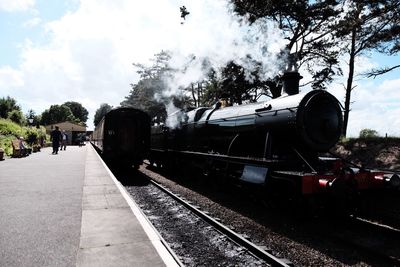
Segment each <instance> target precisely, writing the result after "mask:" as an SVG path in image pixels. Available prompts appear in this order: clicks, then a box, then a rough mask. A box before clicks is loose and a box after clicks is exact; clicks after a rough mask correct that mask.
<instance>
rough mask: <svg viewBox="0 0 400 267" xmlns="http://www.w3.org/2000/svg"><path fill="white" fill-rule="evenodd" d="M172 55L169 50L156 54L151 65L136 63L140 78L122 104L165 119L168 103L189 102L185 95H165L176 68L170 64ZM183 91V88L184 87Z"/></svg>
mask: <svg viewBox="0 0 400 267" xmlns="http://www.w3.org/2000/svg"><path fill="white" fill-rule="evenodd" d="M170 58H171V56H170V55H169V53H168V52H167V51H161V52H160V53H158V54H155V57H154V59H153V60H152V62H153V64H152V65H151V66H146V65H143V64H138V63H135V64H133V65H134V66H135V67H136V68H138V71H137V72H138V73H139V74H140V78H141V79H140V80H139V82H138V83H136V84H131V87H132V90H131V91H130V94H129V95H128V96H127V97H125V100H124V101H122V102H121V106H123V107H126V106H130V107H135V108H138V109H141V110H143V111H146V112H147V113H148V114H149V116H150V117H151V118H154V117H158V119H159V120H161V121H163V120H164V119H165V118H166V116H167V111H166V108H165V106H166V105H167V104H168V103H171V102H172V103H174V104H175V105H179V106H178V108H183V107H184V106H185V105H186V104H187V99H186V98H185V97H184V96H183V95H180V96H176V95H175V96H165V95H164V92H166V91H167V90H168V84H167V82H166V81H167V80H168V78H171V77H172V75H173V73H174V72H176V70H173V69H172V68H171V67H170V66H169V60H170ZM182 92H183V89H182Z"/></svg>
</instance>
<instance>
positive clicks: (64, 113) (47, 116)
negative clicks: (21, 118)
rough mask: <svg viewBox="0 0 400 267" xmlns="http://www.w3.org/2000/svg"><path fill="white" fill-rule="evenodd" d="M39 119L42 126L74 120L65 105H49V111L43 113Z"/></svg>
mask: <svg viewBox="0 0 400 267" xmlns="http://www.w3.org/2000/svg"><path fill="white" fill-rule="evenodd" d="M41 117H42V119H41V124H43V125H49V124H54V123H59V122H64V121H74V120H75V117H74V115H73V114H72V111H71V109H70V108H69V107H68V106H66V105H51V106H50V108H49V109H46V110H45V111H43V113H42V116H41Z"/></svg>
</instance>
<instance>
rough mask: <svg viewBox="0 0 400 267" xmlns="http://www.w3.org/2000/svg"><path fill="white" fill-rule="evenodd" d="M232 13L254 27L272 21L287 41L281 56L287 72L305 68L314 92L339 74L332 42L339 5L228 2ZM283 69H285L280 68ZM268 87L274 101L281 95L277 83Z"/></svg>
mask: <svg viewBox="0 0 400 267" xmlns="http://www.w3.org/2000/svg"><path fill="white" fill-rule="evenodd" d="M231 2H232V3H233V4H234V10H235V12H236V13H238V14H239V15H241V16H242V17H243V18H245V19H248V20H249V22H250V23H254V22H255V21H256V20H258V19H260V18H267V19H272V20H274V21H275V22H276V23H277V24H278V26H279V28H280V29H281V30H282V33H283V35H284V37H285V39H286V40H287V45H286V47H285V48H284V50H283V51H281V54H282V56H283V57H284V56H286V57H287V64H288V69H289V70H292V69H295V70H296V69H297V68H300V67H302V66H303V67H304V68H305V69H307V71H309V72H310V73H311V75H312V76H313V81H312V82H311V84H312V87H313V88H319V89H323V88H325V86H326V84H327V83H329V82H331V81H332V76H333V75H335V74H341V69H340V68H339V66H338V59H337V58H338V51H337V49H336V42H335V40H334V39H333V38H332V35H333V33H334V31H335V29H336V28H335V21H336V19H337V15H338V14H339V13H340V11H341V10H340V9H339V8H338V1H336V0H325V1H323V0H316V1H307V0H299V1H278V0H254V1H246V0H231ZM281 69H282V70H283V69H284V66H281ZM267 85H268V86H269V87H270V88H271V89H272V91H271V94H272V95H273V96H274V97H276V96H279V95H278V94H277V92H278V91H280V90H279V89H280V87H279V85H277V84H276V81H274V80H270V81H269V82H268V83H267Z"/></svg>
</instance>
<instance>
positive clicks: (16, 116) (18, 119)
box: [7, 109, 26, 125]
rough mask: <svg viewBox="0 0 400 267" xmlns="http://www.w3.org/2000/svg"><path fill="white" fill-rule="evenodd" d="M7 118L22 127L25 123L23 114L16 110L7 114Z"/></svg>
mask: <svg viewBox="0 0 400 267" xmlns="http://www.w3.org/2000/svg"><path fill="white" fill-rule="evenodd" d="M7 118H8V119H10V120H12V121H13V122H15V123H16V124H19V125H24V124H25V123H26V121H25V117H24V114H22V111H20V110H17V109H14V110H12V111H10V112H8V117H7Z"/></svg>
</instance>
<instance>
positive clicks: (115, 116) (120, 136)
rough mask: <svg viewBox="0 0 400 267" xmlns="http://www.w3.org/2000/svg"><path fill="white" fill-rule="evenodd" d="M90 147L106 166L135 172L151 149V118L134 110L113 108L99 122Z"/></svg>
mask: <svg viewBox="0 0 400 267" xmlns="http://www.w3.org/2000/svg"><path fill="white" fill-rule="evenodd" d="M91 143H92V144H93V145H94V146H95V148H96V149H97V150H98V151H99V152H100V154H101V155H102V157H103V158H104V159H105V161H106V162H108V163H110V164H118V165H122V166H132V165H133V166H134V167H135V168H138V167H139V165H140V164H142V162H143V159H144V158H146V157H147V156H148V153H149V149H150V117H149V116H148V115H147V113H145V112H143V111H141V110H139V109H135V108H129V107H124V108H115V109H112V110H111V111H109V112H108V113H107V114H106V115H105V116H104V117H103V119H102V120H101V121H100V122H99V124H98V125H97V127H96V129H95V130H94V131H93V134H92V136H91Z"/></svg>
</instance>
